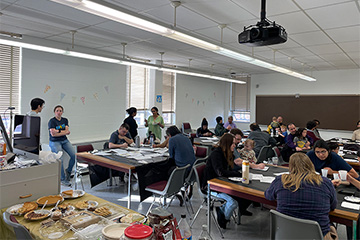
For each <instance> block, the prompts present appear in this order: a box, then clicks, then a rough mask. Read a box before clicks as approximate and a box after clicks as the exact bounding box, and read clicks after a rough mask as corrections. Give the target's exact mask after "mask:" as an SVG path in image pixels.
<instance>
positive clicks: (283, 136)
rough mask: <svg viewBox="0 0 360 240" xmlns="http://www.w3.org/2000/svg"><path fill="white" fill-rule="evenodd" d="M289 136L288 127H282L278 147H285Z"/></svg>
mask: <svg viewBox="0 0 360 240" xmlns="http://www.w3.org/2000/svg"><path fill="white" fill-rule="evenodd" d="M287 135H288V132H287V128H286V125H281V126H280V130H279V136H278V137H277V138H276V140H277V141H278V145H284V144H285V142H286V137H287Z"/></svg>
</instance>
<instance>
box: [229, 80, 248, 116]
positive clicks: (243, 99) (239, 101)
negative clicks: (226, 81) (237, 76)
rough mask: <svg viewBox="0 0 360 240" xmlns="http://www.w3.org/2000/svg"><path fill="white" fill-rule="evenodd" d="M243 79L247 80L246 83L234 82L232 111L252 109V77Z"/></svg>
mask: <svg viewBox="0 0 360 240" xmlns="http://www.w3.org/2000/svg"><path fill="white" fill-rule="evenodd" d="M241 80H243V81H244V80H246V84H238V83H232V101H231V110H232V111H234V110H245V111H246V110H250V77H247V78H243V79H241Z"/></svg>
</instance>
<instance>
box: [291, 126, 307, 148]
mask: <svg viewBox="0 0 360 240" xmlns="http://www.w3.org/2000/svg"><path fill="white" fill-rule="evenodd" d="M294 144H295V145H296V147H298V148H301V149H302V150H306V149H310V141H309V140H308V138H307V131H306V129H305V128H299V129H298V130H297V132H296V137H294Z"/></svg>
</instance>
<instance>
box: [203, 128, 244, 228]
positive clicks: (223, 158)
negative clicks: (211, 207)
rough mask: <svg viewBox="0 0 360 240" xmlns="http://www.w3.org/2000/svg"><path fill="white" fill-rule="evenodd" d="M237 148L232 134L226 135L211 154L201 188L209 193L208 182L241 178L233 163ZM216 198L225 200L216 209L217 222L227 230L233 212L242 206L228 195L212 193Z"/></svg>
mask: <svg viewBox="0 0 360 240" xmlns="http://www.w3.org/2000/svg"><path fill="white" fill-rule="evenodd" d="M234 148H235V138H234V136H233V135H232V134H229V133H226V134H224V135H223V136H222V137H221V138H220V141H219V144H218V145H217V146H216V147H215V148H214V150H213V151H212V152H211V154H210V156H209V158H208V160H207V162H206V166H205V169H204V171H203V176H202V181H201V188H202V189H203V190H204V191H205V192H207V181H208V180H210V179H213V178H217V177H241V173H240V172H239V171H235V170H234V169H233V168H234V161H233V151H234ZM211 194H212V195H214V196H215V197H218V198H221V199H224V200H225V203H224V204H223V205H222V206H221V207H216V212H217V221H218V223H219V226H220V227H221V228H224V229H226V224H227V223H228V222H229V221H230V218H231V216H232V214H233V211H234V210H235V209H236V208H237V207H238V206H241V205H240V204H238V202H237V201H236V199H235V198H234V197H232V196H230V195H228V194H226V193H221V192H215V191H211Z"/></svg>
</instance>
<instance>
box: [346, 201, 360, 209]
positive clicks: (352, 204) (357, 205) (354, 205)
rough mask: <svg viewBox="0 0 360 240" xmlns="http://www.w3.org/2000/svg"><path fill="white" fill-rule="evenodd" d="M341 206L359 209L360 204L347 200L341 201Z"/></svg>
mask: <svg viewBox="0 0 360 240" xmlns="http://www.w3.org/2000/svg"><path fill="white" fill-rule="evenodd" d="M341 206H342V207H343V208H350V209H354V210H360V204H356V203H349V202H345V201H344V202H342V203H341Z"/></svg>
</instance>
